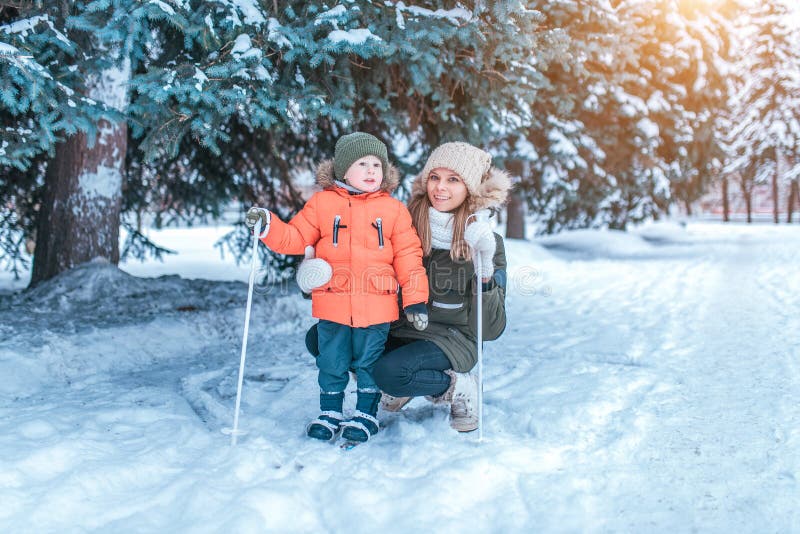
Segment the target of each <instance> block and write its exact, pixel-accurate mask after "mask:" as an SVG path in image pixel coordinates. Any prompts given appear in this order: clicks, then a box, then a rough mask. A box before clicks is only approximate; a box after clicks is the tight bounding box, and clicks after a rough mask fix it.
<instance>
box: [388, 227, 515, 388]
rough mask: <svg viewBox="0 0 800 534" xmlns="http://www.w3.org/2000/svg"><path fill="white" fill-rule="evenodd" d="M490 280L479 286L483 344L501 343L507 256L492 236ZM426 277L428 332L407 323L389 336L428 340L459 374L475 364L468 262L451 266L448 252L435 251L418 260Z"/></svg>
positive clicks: (475, 317)
mask: <svg viewBox="0 0 800 534" xmlns="http://www.w3.org/2000/svg"><path fill="white" fill-rule="evenodd" d="M494 237H495V241H496V243H497V249H496V251H495V254H494V269H495V272H494V276H493V277H492V280H491V281H490V282H488V283H486V284H478V285H480V286H483V289H484V291H483V295H482V298H483V340H484V341H492V340H494V339H497V338H498V337H500V334H502V333H503V330H505V327H506V306H505V298H506V290H505V285H506V284H505V280H506V253H505V247H504V245H503V238H502V237H500V236H499V235H498V234H495V235H494ZM422 261H423V264H424V265H425V270H426V271H427V274H428V286H429V289H430V291H429V295H430V296H429V297H428V328H426V329H425V330H422V331H420V330H416V329H415V328H414V327H413V326H412V325H411V324H410V323H409V322H408V321H407V320H406V319H405V317H402V318H401V319H400V320H398V321H396V322H395V323H393V324H392V329H391V332H390V335H391V336H393V337H396V338H400V339H427V340H429V341H432V342H434V343H435V344H436V345H437V346H438V347H439V348H440V349H442V351H444V353H445V355H446V356H447V358H448V359H449V360H450V363H451V364H452V365H453V369H454V370H455V371H457V372H460V373H464V372H467V371H469V370H470V369H472V368H473V367H474V366H475V364H476V363H477V362H478V348H477V341H476V339H477V324H478V315H477V292H476V290H475V289H476V288H475V286H476V280H475V270H474V268H473V265H472V261H463V262H455V261H453V260H452V259H451V258H450V251H449V250H441V249H434V250H432V251H431V254H430V256H426V257H424V258H423V260H422Z"/></svg>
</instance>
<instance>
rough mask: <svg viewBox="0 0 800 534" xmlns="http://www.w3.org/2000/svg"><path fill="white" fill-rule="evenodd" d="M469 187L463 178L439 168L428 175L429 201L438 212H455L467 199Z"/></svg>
mask: <svg viewBox="0 0 800 534" xmlns="http://www.w3.org/2000/svg"><path fill="white" fill-rule="evenodd" d="M467 194H468V192H467V186H466V185H464V180H462V179H461V176H459V175H458V174H456V173H455V172H453V171H451V170H450V169H446V168H444V167H437V168H436V169H433V170H432V171H431V172H430V174H429V175H428V200H430V202H431V206H433V207H434V209H436V211H453V210H454V209H456V208H458V207H459V206H460V205H461V204H462V203H463V202H464V200H466V198H467Z"/></svg>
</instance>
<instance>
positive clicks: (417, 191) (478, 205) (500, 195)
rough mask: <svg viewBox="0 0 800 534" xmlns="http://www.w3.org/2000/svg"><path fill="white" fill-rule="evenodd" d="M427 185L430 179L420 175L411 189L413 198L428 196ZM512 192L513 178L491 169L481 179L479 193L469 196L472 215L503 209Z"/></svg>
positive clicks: (499, 170) (493, 168)
mask: <svg viewBox="0 0 800 534" xmlns="http://www.w3.org/2000/svg"><path fill="white" fill-rule="evenodd" d="M427 184H428V177H427V176H423V175H422V174H418V175H417V177H416V178H414V184H413V185H412V187H411V198H417V197H423V196H427V194H428V191H427ZM510 190H511V177H510V176H509V175H508V173H507V172H506V171H504V170H501V169H498V168H497V167H489V170H488V171H487V172H486V174H485V175H484V176H483V178H481V184H480V186H478V191H477V193H476V194H469V195H468V196H467V202H468V203H469V211H470V213H475V212H476V211H479V210H482V209H498V208H500V207H502V206H503V205H504V204H505V203H506V202H507V201H508V193H509V191H510Z"/></svg>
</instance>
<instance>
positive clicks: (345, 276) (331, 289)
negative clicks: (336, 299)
mask: <svg viewBox="0 0 800 534" xmlns="http://www.w3.org/2000/svg"><path fill="white" fill-rule="evenodd" d="M332 267H333V273H332V275H331V279H330V280H329V281H328V283H327V284H324V285H321V286H320V287H318V288H316V289H314V290H313V291H312V292H311V294H312V295H313V294H315V293H349V292H350V289H351V285H352V284H351V281H350V278H351V276H350V270H349V269H348V268H346V267H342V266H337V265H332Z"/></svg>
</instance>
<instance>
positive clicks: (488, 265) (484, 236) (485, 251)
mask: <svg viewBox="0 0 800 534" xmlns="http://www.w3.org/2000/svg"><path fill="white" fill-rule="evenodd" d="M464 241H466V242H467V244H468V245H469V246H470V248H472V250H473V251H475V252H480V255H481V263H480V265H475V271H476V272H477V273H478V274H479V275H480V277H481V280H482V281H488V280H489V279H491V277H492V274H494V263H493V262H492V258H493V257H494V251H495V248H496V247H497V243H496V242H495V240H494V232H493V231H492V226H491V225H490V224H489V223H488V222H484V221H475V222H474V223H472V224H470V225H469V226H467V229H466V230H464Z"/></svg>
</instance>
